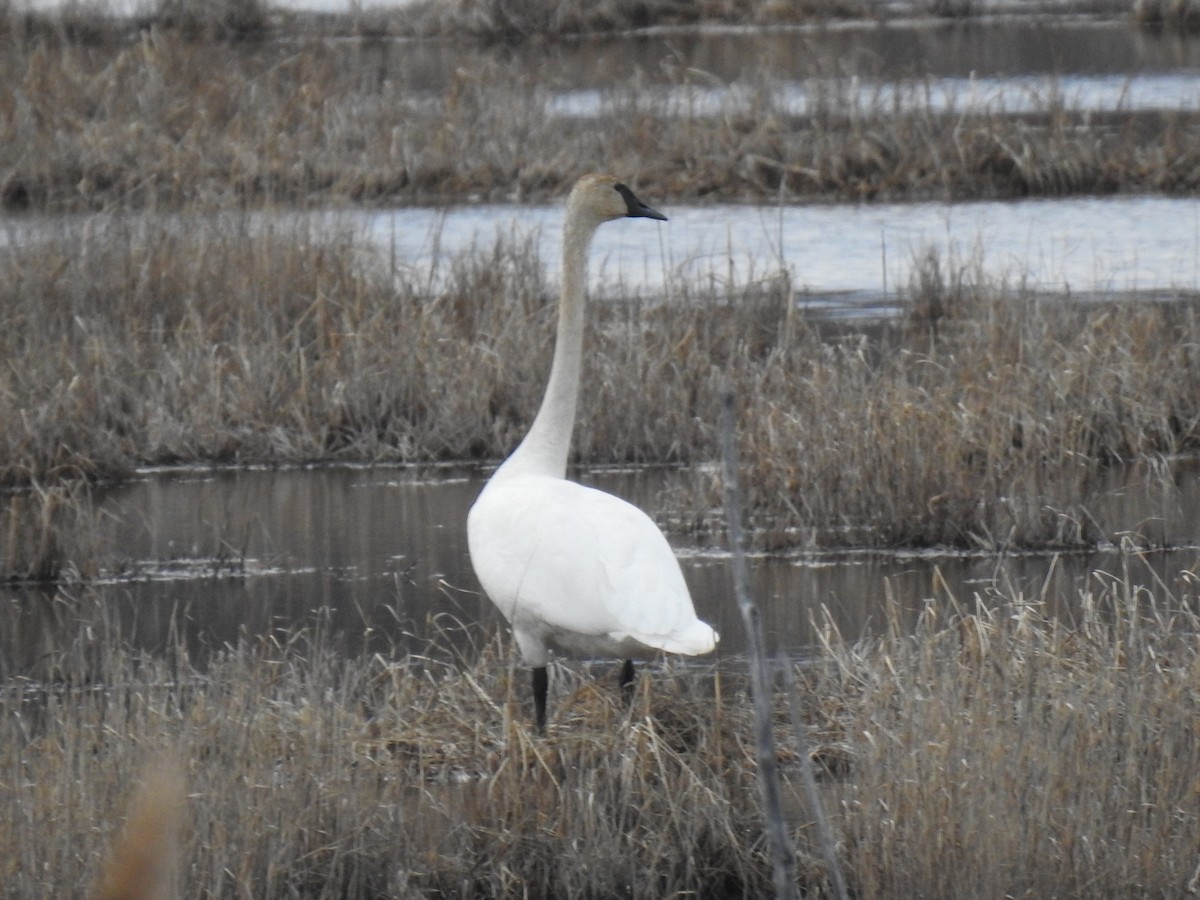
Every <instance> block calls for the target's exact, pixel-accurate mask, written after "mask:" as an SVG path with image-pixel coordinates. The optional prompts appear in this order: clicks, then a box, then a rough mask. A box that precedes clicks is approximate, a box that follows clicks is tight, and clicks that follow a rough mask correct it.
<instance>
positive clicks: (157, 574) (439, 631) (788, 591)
mask: <svg viewBox="0 0 1200 900" xmlns="http://www.w3.org/2000/svg"><path fill="white" fill-rule="evenodd" d="M1198 472H1200V468H1198V467H1197V466H1196V465H1195V464H1186V465H1185V464H1180V465H1178V466H1177V467H1176V470H1175V472H1174V476H1173V477H1169V478H1166V479H1164V480H1163V481H1161V482H1160V483H1159V484H1158V486H1157V487H1156V488H1155V489H1154V490H1153V491H1146V490H1145V489H1143V488H1134V487H1131V486H1130V485H1128V484H1126V483H1125V482H1124V480H1114V482H1113V484H1112V485H1111V486H1110V487H1109V489H1107V490H1106V491H1104V492H1102V494H1101V495H1099V496H1098V497H1097V498H1096V502H1095V504H1094V505H1093V507H1092V514H1093V516H1094V517H1095V518H1096V520H1097V522H1098V523H1100V524H1101V525H1102V526H1103V527H1104V531H1105V533H1106V534H1108V535H1109V536H1110V538H1111V539H1113V540H1114V541H1116V542H1120V541H1122V540H1126V541H1129V542H1130V543H1132V544H1136V545H1137V546H1142V547H1145V546H1150V545H1153V544H1156V543H1157V544H1159V545H1162V544H1167V545H1170V546H1172V547H1175V548H1177V549H1174V550H1171V551H1169V552H1156V553H1151V554H1148V555H1139V554H1138V553H1120V552H1118V551H1117V549H1116V548H1114V549H1113V551H1111V552H1106V553H1101V552H1097V553H1090V554H1076V555H1068V556H1063V557H1057V558H1056V557H1050V556H1046V555H1039V554H1030V555H1024V556H1008V557H1001V558H996V557H990V556H970V555H949V554H944V553H943V554H912V555H907V556H906V555H903V554H886V555H885V554H868V553H862V552H846V553H841V554H828V555H823V556H819V557H814V556H811V555H800V556H795V557H781V556H772V557H755V558H753V559H752V560H751V566H750V574H751V585H750V586H751V589H752V591H753V594H754V596H755V598H756V599H757V601H758V602H759V604H760V606H761V608H762V610H763V616H764V621H765V623H766V626H767V631H768V635H769V643H770V645H771V647H772V649H773V650H779V651H782V652H786V653H791V654H801V653H804V652H806V651H807V650H808V649H809V648H811V647H813V646H814V645H815V644H816V643H817V642H818V639H819V631H820V629H821V627H822V626H823V624H824V623H825V622H826V620H827V619H828V621H829V622H832V623H833V624H835V625H836V626H837V628H838V630H839V631H840V632H841V633H842V634H843V635H844V636H846V637H847V638H851V639H854V638H857V637H860V636H863V635H868V634H871V633H874V632H875V631H876V630H877V629H878V628H879V627H880V626H881V624H882V619H883V609H884V605H885V603H887V602H888V601H889V599H890V600H893V601H895V602H896V603H899V604H900V605H901V607H902V608H903V609H905V610H906V611H907V614H908V616H909V618H910V621H914V620H915V617H916V616H917V615H918V613H919V612H920V611H921V610H922V609H924V608H925V607H926V605H927V604H929V603H934V604H935V605H937V606H938V607H939V608H945V607H947V606H949V605H957V606H959V607H960V608H962V609H968V610H969V609H972V608H973V605H974V603H975V599H976V597H977V596H978V597H982V598H984V599H987V600H989V601H991V602H992V603H994V601H995V600H996V597H997V596H998V595H997V591H1000V595H1002V596H1003V597H1007V598H1012V597H1020V598H1023V599H1024V600H1025V601H1027V602H1038V603H1043V604H1046V605H1047V606H1048V608H1049V611H1051V612H1054V613H1056V614H1058V615H1061V616H1063V617H1065V618H1066V619H1067V620H1068V621H1069V620H1070V616H1071V615H1072V603H1073V601H1074V600H1075V599H1077V597H1078V595H1079V592H1080V591H1081V590H1083V589H1084V588H1086V587H1087V586H1088V584H1089V583H1090V582H1092V581H1094V579H1095V578H1096V577H1097V576H1096V575H1094V574H1093V573H1094V572H1096V571H1109V572H1120V571H1121V570H1122V567H1128V568H1129V570H1130V573H1131V575H1132V576H1133V578H1134V579H1135V581H1137V582H1139V583H1145V584H1155V583H1158V582H1161V583H1162V584H1163V585H1167V586H1170V585H1172V584H1174V583H1175V582H1176V580H1177V578H1178V577H1179V574H1180V572H1182V571H1184V570H1189V569H1194V568H1195V567H1196V566H1197V563H1198V553H1197V550H1196V549H1195V546H1194V545H1195V544H1196V538H1197V530H1196V524H1195V523H1196V521H1197V517H1196V515H1195V513H1196V512H1197V510H1200V478H1198V477H1197V474H1198ZM683 477H686V473H681V472H677V471H673V470H655V469H649V470H638V471H634V472H604V471H600V472H587V473H583V475H582V480H584V481H586V482H588V483H591V484H596V485H598V486H600V487H603V488H605V489H607V490H612V491H615V492H617V493H620V494H621V495H622V496H625V497H628V498H629V499H631V500H633V501H634V502H636V503H638V504H640V505H642V506H644V507H645V508H647V509H648V510H649V511H651V513H654V512H656V511H661V509H662V502H663V498H665V497H667V496H669V495H670V494H671V490H670V488H671V484H672V481H673V480H674V479H679V478H683ZM1142 480H1143V479H1141V478H1140V476H1139V477H1137V478H1135V479H1134V481H1135V482H1140V481H1142ZM482 483H483V481H482V476H481V475H480V474H479V473H477V472H474V471H468V470H455V469H419V470H414V469H404V468H346V467H339V468H316V469H304V470H282V471H279V470H258V471H253V470H236V471H213V472H195V471H193V472H184V473H180V472H173V473H160V474H153V475H149V476H147V477H145V478H143V479H142V480H140V481H137V482H134V483H131V484H127V485H124V486H122V487H119V488H117V489H115V490H113V491H112V492H111V493H110V494H109V495H108V496H107V497H106V498H105V499H104V500H103V505H104V508H105V510H106V513H107V514H106V515H105V516H104V517H103V518H102V519H101V521H102V522H104V523H107V526H106V527H107V528H108V533H107V534H105V535H104V536H103V538H102V540H101V541H100V543H101V545H102V547H103V549H102V551H101V552H102V554H103V555H104V556H105V563H104V567H105V571H106V573H107V577H106V578H104V579H103V580H102V583H101V584H99V585H97V586H95V588H94V589H92V588H86V589H85V588H73V589H69V590H68V594H70V595H71V596H78V597H85V598H93V594H92V592H93V590H94V600H95V607H94V608H93V614H94V615H95V616H96V617H97V621H98V622H103V623H108V625H110V626H111V625H112V624H113V623H115V625H116V627H117V628H118V629H119V630H120V631H121V632H122V633H124V634H127V635H128V636H130V637H131V638H132V640H133V642H134V643H135V645H137V646H140V647H143V648H146V649H150V650H158V649H161V648H162V647H164V646H165V645H167V644H168V643H169V642H170V641H172V640H174V637H175V636H176V635H179V636H182V637H183V639H184V640H185V642H186V643H187V644H188V645H189V646H190V647H191V649H192V651H193V653H194V654H196V655H197V658H199V659H203V657H204V655H205V654H206V653H207V652H209V651H211V650H212V649H215V648H219V647H221V646H222V645H223V644H226V643H235V642H237V641H238V640H239V639H240V638H243V637H248V638H251V639H254V638H255V637H257V636H261V635H266V634H270V633H272V632H275V631H276V630H278V629H287V628H289V627H293V626H295V625H298V624H302V623H311V622H313V621H315V620H317V619H320V620H321V621H322V622H324V623H325V624H326V625H327V626H328V627H329V629H330V630H331V631H332V632H333V633H335V634H338V635H340V638H339V641H340V645H341V646H342V647H343V648H344V649H345V651H346V652H349V653H357V652H365V651H380V652H385V653H391V652H404V651H418V652H419V651H421V650H423V649H425V648H426V646H427V642H428V641H429V640H431V639H438V640H441V641H442V642H443V643H446V642H453V641H456V640H458V638H457V637H456V635H455V634H454V633H447V632H446V631H445V629H446V628H447V627H450V629H451V632H453V630H454V623H456V622H458V623H466V624H476V623H482V625H483V628H484V631H485V632H487V633H495V632H496V631H499V630H501V629H502V628H503V623H502V622H501V621H500V619H499V617H498V615H497V614H496V613H495V611H494V609H493V608H492V606H491V604H490V603H489V602H488V601H487V600H486V599H484V598H483V597H482V596H481V595H480V594H479V593H478V585H477V583H476V581H475V578H474V575H473V573H472V572H471V569H470V565H469V559H468V556H467V547H466V536H465V526H464V522H465V519H466V513H467V509H468V508H469V506H470V504H471V502H472V501H473V500H474V497H475V495H476V494H477V492H478V491H479V489H480V487H481V486H482ZM1130 536H1132V539H1131V538H1130ZM674 543H675V544H676V547H677V549H678V551H679V553H680V556H681V559H682V563H683V568H684V574H685V577H686V578H687V581H688V583H689V585H690V586H691V588H692V591H693V593H694V596H695V600H696V606H697V610H698V612H699V614H700V615H701V617H702V618H705V619H706V620H708V621H710V622H712V623H713V624H714V625H715V626H716V627H717V628H718V630H719V631H720V632H721V634H722V645H721V652H722V653H730V654H736V653H740V652H741V651H742V649H743V646H744V645H743V639H742V634H741V622H740V618H739V616H738V612H737V608H736V604H735V603H734V600H733V598H732V596H731V588H730V574H729V565H728V562H729V561H728V558H727V555H726V554H725V553H723V552H721V551H719V550H718V551H708V550H705V549H703V548H700V547H697V546H695V545H693V544H692V543H691V542H689V541H688V540H686V539H680V538H679V537H678V536H676V539H675V541H674ZM1178 548H1182V549H1178ZM1093 586H1094V585H1093ZM4 600H5V608H6V610H7V611H6V612H5V623H4V629H5V631H6V637H5V640H3V641H0V654H2V655H3V657H4V658H3V659H0V672H4V673H9V674H12V673H20V672H31V671H32V670H33V668H34V667H35V666H37V665H44V664H45V662H46V660H47V659H53V658H55V655H56V654H66V653H68V652H80V651H79V650H78V648H75V649H74V650H71V649H70V648H67V647H64V646H63V645H62V641H63V640H70V639H72V636H74V635H75V634H76V633H77V632H76V630H75V628H74V624H73V616H75V615H76V614H77V612H76V610H75V609H74V607H72V605H71V604H70V603H63V602H60V601H59V600H56V599H55V598H54V595H53V593H52V592H51V593H49V594H46V593H38V592H35V591H17V590H14V589H11V588H10V589H7V590H6V591H5V592H4ZM88 602H91V599H88ZM97 627H100V626H99V625H98V626H97Z"/></svg>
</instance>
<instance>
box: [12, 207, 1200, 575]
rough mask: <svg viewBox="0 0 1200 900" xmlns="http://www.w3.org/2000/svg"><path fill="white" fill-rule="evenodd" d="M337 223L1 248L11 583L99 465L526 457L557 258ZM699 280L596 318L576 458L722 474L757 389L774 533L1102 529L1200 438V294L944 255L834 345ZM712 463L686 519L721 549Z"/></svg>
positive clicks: (761, 512)
mask: <svg viewBox="0 0 1200 900" xmlns="http://www.w3.org/2000/svg"><path fill="white" fill-rule="evenodd" d="M316 231H317V228H316V227H315V226H306V225H297V224H290V225H289V224H287V222H286V221H283V220H281V221H278V222H276V223H275V224H274V225H272V226H271V227H264V226H262V225H261V224H258V225H256V224H253V223H252V221H251V220H250V219H248V218H246V217H242V216H230V217H218V218H215V219H212V220H204V219H202V218H200V217H196V218H194V219H192V220H189V222H188V225H187V228H186V229H185V228H183V227H181V224H180V223H179V222H175V221H173V220H171V219H163V218H149V217H142V216H134V217H131V218H127V219H120V220H109V221H107V223H106V225H105V227H103V228H101V227H95V225H94V224H93V225H89V224H88V223H87V222H82V223H80V224H79V225H78V227H68V226H66V225H59V226H55V227H54V228H53V229H52V230H51V231H50V232H48V233H46V234H45V235H43V237H42V238H39V239H37V240H29V241H25V242H22V243H21V244H20V245H18V246H13V247H9V248H6V249H0V304H2V306H3V308H4V309H5V310H6V315H7V321H6V328H5V329H3V331H2V332H0V354H2V355H3V358H5V359H6V360H7V361H8V365H7V366H6V367H5V369H4V370H3V372H2V373H0V421H3V422H5V428H4V429H3V430H2V431H0V482H2V483H3V484H5V485H9V486H24V485H31V484H32V485H39V486H41V488H42V493H41V494H39V495H37V496H38V497H43V498H44V502H41V501H39V502H32V501H31V502H30V503H28V504H26V505H25V507H26V510H27V511H26V512H25V513H22V514H21V515H22V516H25V518H19V517H18V518H14V519H13V522H15V523H17V524H10V526H9V528H8V529H7V533H8V534H9V535H10V537H11V539H12V540H13V541H18V539H19V543H20V547H19V548H16V549H9V551H8V552H6V553H5V554H4V556H5V559H6V560H13V559H25V560H26V562H22V563H20V564H19V565H17V564H15V563H9V565H10V569H9V571H8V573H7V574H9V575H17V574H20V572H21V571H23V570H29V571H39V570H43V569H44V568H45V565H46V564H45V563H44V562H40V561H39V548H43V547H49V548H51V549H52V550H56V548H61V546H62V542H61V541H59V540H58V539H57V538H53V539H52V538H51V537H45V536H43V532H44V530H45V529H46V528H48V527H51V526H50V525H48V524H47V523H53V522H55V521H60V520H62V519H63V517H66V518H67V519H71V516H72V513H71V512H70V510H71V509H72V505H71V504H70V503H63V502H62V501H63V499H64V498H63V497H62V496H59V493H56V490H59V489H57V488H56V486H59V485H69V484H71V483H75V482H78V481H79V480H81V479H82V480H84V481H94V480H97V479H106V478H120V477H123V476H124V475H126V474H127V473H129V472H130V471H131V469H132V468H133V467H135V466H138V465H145V464H163V463H178V462H187V461H205V462H220V463H238V462H275V463H296V462H307V461H313V460H346V461H364V460H366V461H371V460H375V461H389V462H428V461H437V460H452V461H469V460H477V461H481V462H483V461H495V460H498V459H500V458H502V457H503V456H504V455H506V454H507V453H508V452H509V451H510V450H511V449H512V447H513V446H515V444H516V442H517V441H518V440H519V438H520V436H521V435H522V434H523V433H524V429H525V428H526V427H527V426H528V423H529V422H530V421H531V420H532V417H533V413H534V412H535V410H536V408H537V404H538V403H539V402H540V399H541V393H542V388H543V385H544V380H545V377H546V371H547V369H548V365H549V354H550V351H551V346H552V341H553V328H554V321H555V314H556V308H555V307H556V300H555V287H554V286H553V285H550V284H547V283H546V282H545V280H544V275H543V272H542V267H541V265H540V262H539V260H537V259H536V257H535V254H534V253H533V251H532V250H531V249H530V246H529V245H527V244H518V245H512V244H506V243H501V244H499V245H497V246H496V247H494V248H492V249H490V250H484V251H480V252H475V253H470V254H467V255H464V256H462V257H460V258H457V259H447V260H443V261H441V263H440V264H439V267H440V270H441V272H442V274H443V276H444V283H443V284H431V283H430V282H429V281H428V280H427V279H426V276H424V275H414V274H412V273H409V272H407V271H405V270H401V269H399V268H396V267H394V266H393V264H392V263H391V261H390V260H389V259H387V258H386V257H384V256H382V255H381V254H379V253H378V252H376V251H374V250H372V248H371V246H370V245H369V244H367V243H366V242H365V241H364V240H362V239H361V238H357V237H355V236H354V235H353V234H350V233H348V232H347V233H343V234H341V235H340V236H339V234H338V233H337V231H336V229H335V230H334V231H333V233H332V234H317V233H316ZM671 290H672V293H671V296H670V298H669V299H667V300H666V301H664V302H644V303H643V302H634V301H627V302H611V303H598V304H594V305H593V309H592V317H593V328H592V334H591V337H590V338H589V340H590V344H589V356H588V362H587V378H586V382H585V384H586V389H585V390H584V391H583V392H582V398H581V404H582V405H581V409H580V416H579V426H578V428H577V433H576V448H577V449H576V458H577V460H579V461H580V462H584V463H591V464H602V463H630V462H633V463H639V462H641V463H646V462H653V463H662V462H666V463H681V464H692V465H695V464H703V463H708V462H710V461H711V460H712V459H713V454H714V448H715V447H716V445H717V441H716V437H715V434H714V427H715V422H716V421H717V415H716V398H717V396H718V393H719V387H720V385H721V383H722V382H723V381H724V380H725V379H728V380H729V381H730V382H731V383H732V385H733V386H734V388H735V390H736V391H737V393H738V396H739V397H740V398H741V403H742V414H741V423H740V434H741V441H742V448H741V455H742V459H743V461H744V464H745V466H746V469H747V477H746V485H747V493H748V505H749V514H750V517H751V523H752V525H753V530H754V533H755V535H756V538H757V540H758V542H759V544H760V545H762V546H769V547H782V546H806V547H811V548H821V547H837V546H860V547H861V546H875V547H895V546H926V545H930V544H947V545H956V546H969V547H975V548H979V547H987V548H993V549H998V548H1016V547H1047V546H1050V547H1064V548H1070V547H1083V546H1092V545H1094V544H1095V543H1097V542H1098V541H1102V540H1105V539H1111V538H1112V537H1113V535H1114V534H1115V533H1116V532H1117V531H1121V530H1124V529H1126V528H1128V524H1129V523H1102V522H1096V521H1095V520H1094V519H1093V518H1092V517H1091V516H1090V514H1089V513H1088V511H1087V506H1088V504H1089V501H1090V499H1091V495H1092V492H1093V491H1094V490H1095V488H1096V485H1097V484H1098V483H1099V479H1100V478H1101V477H1102V476H1103V475H1104V474H1105V473H1106V472H1107V470H1108V469H1109V468H1110V467H1111V466H1112V465H1114V464H1118V463H1122V462H1127V461H1134V460H1138V459H1148V460H1151V461H1158V460H1161V459H1163V458H1164V457H1167V456H1170V455H1175V454H1185V453H1193V452H1195V451H1196V450H1197V449H1198V448H1200V358H1198V356H1197V349H1196V348H1197V347H1200V321H1198V318H1197V312H1196V309H1195V306H1194V304H1193V303H1192V302H1191V301H1188V300H1185V299H1179V300H1176V301H1164V302H1155V303H1148V302H1132V303H1120V302H1114V303H1088V304H1081V303H1070V302H1063V301H1061V300H1056V299H1047V298H1043V297H1039V296H1036V295H1031V294H1027V293H1024V292H1022V291H1021V290H1019V289H1017V288H1014V287H1005V286H1003V285H995V284H988V283H985V282H984V281H982V279H981V277H979V276H973V275H972V273H971V270H970V269H969V268H966V269H963V270H959V271H948V270H947V269H946V267H945V266H944V265H942V264H941V263H940V262H939V261H938V260H936V259H927V260H925V262H924V263H923V267H922V268H921V269H920V275H919V277H918V278H917V283H915V284H914V285H912V286H911V287H910V289H909V291H910V297H909V313H908V315H907V317H906V318H904V319H903V320H900V321H898V322H896V323H894V324H892V325H890V326H885V327H875V326H872V328H871V330H870V331H869V332H860V331H858V330H855V331H850V332H838V333H822V328H823V326H821V325H820V323H818V322H814V321H810V320H807V319H805V318H804V317H803V316H802V315H801V314H799V313H797V312H795V310H794V307H793V304H792V303H791V302H790V297H791V288H790V285H789V284H788V283H787V280H786V278H782V277H781V278H777V279H767V280H765V281H761V282H755V283H752V284H743V285H737V284H731V285H724V286H721V287H719V288H711V287H700V286H697V285H694V284H687V283H679V284H676V285H673V286H672V289H671ZM825 331H828V328H827V327H826V328H825ZM1147 471H1148V472H1150V473H1151V477H1157V476H1154V474H1153V473H1155V472H1160V473H1161V472H1163V471H1165V470H1164V468H1163V467H1162V466H1158V465H1151V466H1149V467H1147ZM706 472H707V470H706V469H705V468H703V467H701V466H697V467H696V468H695V469H694V471H693V478H692V486H691V488H690V489H688V490H687V491H685V492H684V493H682V494H680V496H678V497H676V498H672V502H671V511H670V515H671V516H672V517H673V518H675V519H676V520H677V521H676V523H675V527H678V528H683V529H691V530H695V531H698V532H701V533H704V532H709V533H713V534H715V535H717V536H718V537H719V533H720V519H719V516H716V515H715V514H713V515H710V514H709V512H708V510H711V509H717V508H719V506H720V503H719V491H718V489H717V486H716V485H715V484H713V483H712V482H711V480H710V478H709V476H708V475H707V474H706ZM34 499H36V498H34ZM14 508H15V507H14ZM47 509H52V511H53V515H51V514H50V513H48V512H47V511H46V510H47ZM12 515H13V516H17V514H16V513H13V514H12ZM56 517H57V518H56ZM75 519H77V520H78V523H82V524H78V523H77V524H78V527H77V528H76V530H77V531H79V532H80V533H81V534H83V535H86V531H87V528H86V523H85V522H84V519H86V516H84V517H82V518H80V517H79V516H75ZM25 522H29V523H33V524H32V525H23V524H21V523H25Z"/></svg>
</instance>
